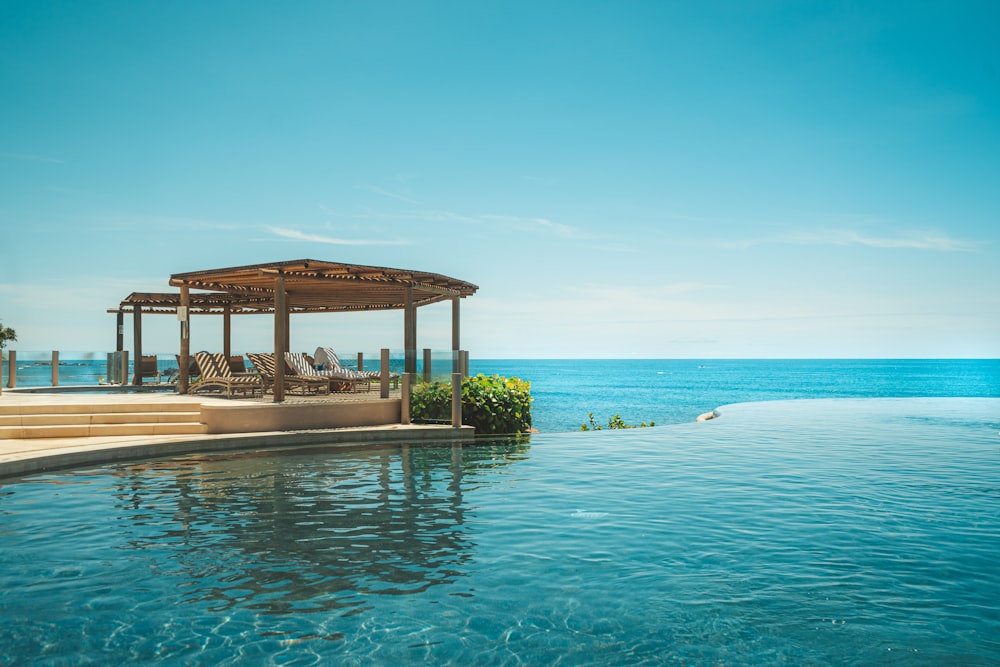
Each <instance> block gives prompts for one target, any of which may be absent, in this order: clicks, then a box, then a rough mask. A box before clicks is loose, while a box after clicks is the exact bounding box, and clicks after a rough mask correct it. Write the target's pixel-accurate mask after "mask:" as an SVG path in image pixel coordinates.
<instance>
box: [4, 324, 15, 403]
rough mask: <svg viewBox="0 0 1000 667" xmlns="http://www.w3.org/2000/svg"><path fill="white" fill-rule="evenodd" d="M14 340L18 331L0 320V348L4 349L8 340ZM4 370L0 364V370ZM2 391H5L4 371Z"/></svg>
mask: <svg viewBox="0 0 1000 667" xmlns="http://www.w3.org/2000/svg"><path fill="white" fill-rule="evenodd" d="M14 340H17V332H15V331H14V330H13V329H11V328H10V327H5V326H4V325H3V322H0V350H3V348H4V347H5V346H6V345H7V341H14ZM2 370H3V367H2V366H0V371H2ZM0 391H3V373H2V372H0Z"/></svg>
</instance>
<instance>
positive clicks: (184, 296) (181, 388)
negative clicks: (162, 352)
mask: <svg viewBox="0 0 1000 667" xmlns="http://www.w3.org/2000/svg"><path fill="white" fill-rule="evenodd" d="M190 307H191V288H189V287H188V286H187V285H181V301H180V312H179V313H178V318H177V319H178V320H180V324H181V353H180V355H179V357H180V359H179V365H180V368H178V369H177V393H178V394H186V393H188V388H189V386H190V382H191V372H190V370H191V310H190Z"/></svg>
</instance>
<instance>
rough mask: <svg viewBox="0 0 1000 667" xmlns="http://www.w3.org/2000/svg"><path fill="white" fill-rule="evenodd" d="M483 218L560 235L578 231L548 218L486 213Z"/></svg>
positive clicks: (573, 234) (574, 233) (572, 233)
mask: <svg viewBox="0 0 1000 667" xmlns="http://www.w3.org/2000/svg"><path fill="white" fill-rule="evenodd" d="M481 218H482V220H483V221H485V222H492V223H501V224H507V225H513V226H516V227H519V228H522V229H523V228H532V227H534V228H538V229H544V230H547V231H550V232H553V233H554V234H558V235H559V236H575V235H576V233H577V230H576V229H575V228H574V227H571V226H569V225H564V224H562V223H561V222H553V221H552V220H549V219H547V218H522V217H519V216H513V215H484V216H481Z"/></svg>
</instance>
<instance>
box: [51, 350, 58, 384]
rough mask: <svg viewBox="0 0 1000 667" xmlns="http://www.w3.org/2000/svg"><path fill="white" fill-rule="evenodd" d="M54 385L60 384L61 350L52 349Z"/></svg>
mask: <svg viewBox="0 0 1000 667" xmlns="http://www.w3.org/2000/svg"><path fill="white" fill-rule="evenodd" d="M52 386H53V387H58V386H59V351H58V350H53V351H52Z"/></svg>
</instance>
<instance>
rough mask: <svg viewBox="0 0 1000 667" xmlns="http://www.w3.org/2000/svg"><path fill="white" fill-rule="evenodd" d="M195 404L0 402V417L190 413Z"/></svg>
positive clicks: (195, 408)
mask: <svg viewBox="0 0 1000 667" xmlns="http://www.w3.org/2000/svg"><path fill="white" fill-rule="evenodd" d="M197 409H198V404H197V403H186V402H155V401H148V402H141V403H60V404H55V405H54V404H51V403H49V404H39V405H24V404H15V405H4V404H3V403H2V402H0V415H36V414H103V413H109V412H114V413H118V412H129V413H131V412H191V411H192V410H197Z"/></svg>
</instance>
